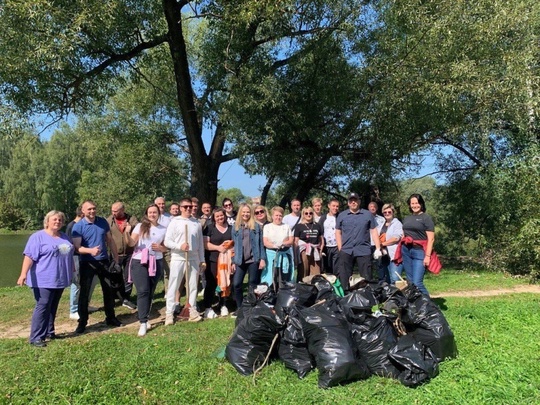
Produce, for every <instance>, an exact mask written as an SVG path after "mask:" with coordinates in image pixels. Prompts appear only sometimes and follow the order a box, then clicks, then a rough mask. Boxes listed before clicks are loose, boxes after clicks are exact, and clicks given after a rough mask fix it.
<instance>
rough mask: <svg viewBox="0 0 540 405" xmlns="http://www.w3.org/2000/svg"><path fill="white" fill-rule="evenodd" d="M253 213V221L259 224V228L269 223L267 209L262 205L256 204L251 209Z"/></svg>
mask: <svg viewBox="0 0 540 405" xmlns="http://www.w3.org/2000/svg"><path fill="white" fill-rule="evenodd" d="M253 213H254V214H255V222H257V223H258V224H259V226H260V227H261V229H263V228H264V226H265V225H266V224H269V223H270V221H269V220H268V210H267V209H266V207H265V206H264V205H256V206H255V208H254V209H253Z"/></svg>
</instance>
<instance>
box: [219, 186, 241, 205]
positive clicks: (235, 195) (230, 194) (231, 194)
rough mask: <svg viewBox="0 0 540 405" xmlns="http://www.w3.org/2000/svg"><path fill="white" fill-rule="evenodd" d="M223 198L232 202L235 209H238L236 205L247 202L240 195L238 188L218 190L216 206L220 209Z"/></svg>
mask: <svg viewBox="0 0 540 405" xmlns="http://www.w3.org/2000/svg"><path fill="white" fill-rule="evenodd" d="M224 198H230V199H231V200H232V202H233V205H234V207H235V209H236V208H237V207H238V204H240V203H243V202H249V201H248V200H249V198H248V197H247V196H245V195H244V194H242V190H240V189H239V188H236V187H233V188H228V189H223V188H220V189H218V196H217V202H216V205H217V206H218V207H221V204H222V202H223V199H224Z"/></svg>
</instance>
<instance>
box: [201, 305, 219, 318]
mask: <svg viewBox="0 0 540 405" xmlns="http://www.w3.org/2000/svg"><path fill="white" fill-rule="evenodd" d="M204 317H205V318H206V319H215V318H217V317H218V316H217V314H216V313H215V312H214V310H213V309H212V308H207V309H206V310H205V311H204Z"/></svg>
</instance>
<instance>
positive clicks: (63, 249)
mask: <svg viewBox="0 0 540 405" xmlns="http://www.w3.org/2000/svg"><path fill="white" fill-rule="evenodd" d="M64 221H65V216H64V214H63V213H62V212H60V211H50V212H48V213H47V215H45V219H44V220H43V228H44V229H43V230H41V231H37V232H36V233H34V234H32V235H31V236H30V238H29V239H28V242H27V243H26V247H25V248H24V251H23V255H24V259H23V264H22V268H21V275H20V276H19V279H18V280H17V284H18V285H20V286H23V285H24V284H26V285H28V287H30V288H32V292H33V294H34V298H35V299H36V306H35V308H34V313H33V314H32V322H31V326H30V344H31V345H32V346H35V347H45V346H47V343H45V340H46V339H54V338H55V337H56V334H55V330H54V320H55V318H56V312H57V310H58V304H59V303H60V298H61V297H62V293H63V292H64V288H66V287H68V286H69V285H70V284H71V277H72V275H73V271H74V269H75V266H74V262H73V252H74V248H73V244H72V243H71V242H70V240H69V237H68V236H67V235H66V234H65V233H63V232H60V229H62V226H63V225H64Z"/></svg>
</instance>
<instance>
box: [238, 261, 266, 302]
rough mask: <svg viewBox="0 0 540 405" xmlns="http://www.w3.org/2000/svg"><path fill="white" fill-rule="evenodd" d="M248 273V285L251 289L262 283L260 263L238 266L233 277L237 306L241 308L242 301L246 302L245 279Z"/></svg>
mask: <svg viewBox="0 0 540 405" xmlns="http://www.w3.org/2000/svg"><path fill="white" fill-rule="evenodd" d="M246 273H248V275H249V276H248V284H249V286H250V287H256V286H257V285H258V284H259V282H260V277H261V272H260V271H259V263H258V262H253V263H242V264H241V265H238V264H237V265H236V271H235V272H234V277H233V289H234V299H235V300H236V306H237V307H238V308H240V307H241V306H242V301H243V300H244V292H243V289H242V287H243V285H244V277H246Z"/></svg>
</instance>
